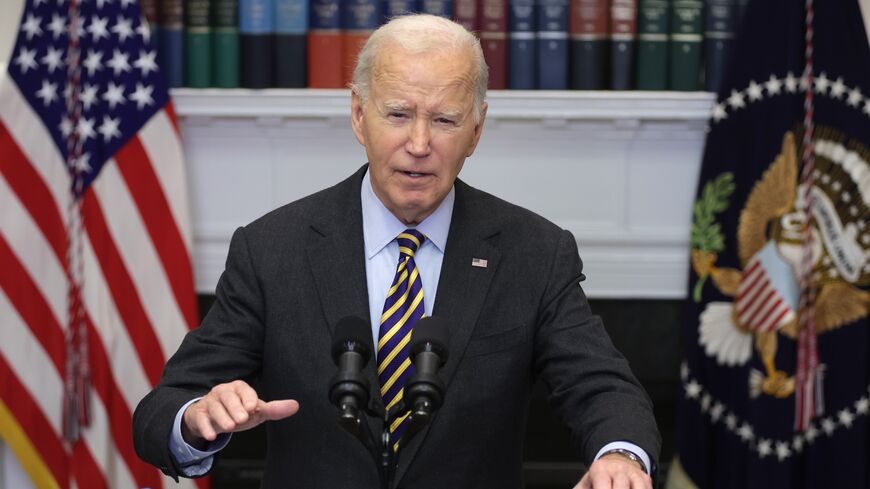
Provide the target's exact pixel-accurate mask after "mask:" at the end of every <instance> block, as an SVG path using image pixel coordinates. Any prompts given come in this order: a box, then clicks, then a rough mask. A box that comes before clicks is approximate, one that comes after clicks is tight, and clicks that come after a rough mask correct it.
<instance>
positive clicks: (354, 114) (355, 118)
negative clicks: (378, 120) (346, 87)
mask: <svg viewBox="0 0 870 489" xmlns="http://www.w3.org/2000/svg"><path fill="white" fill-rule="evenodd" d="M350 97H351V98H350V125H351V127H353V133H354V134H356V140H357V141H359V143H360V144H362V145H363V146H365V145H366V138H365V131H364V130H363V129H364V128H365V121H364V120H363V115H364V112H363V103H362V99H360V97H359V95H357V93H356V91H353V92H351V94H350Z"/></svg>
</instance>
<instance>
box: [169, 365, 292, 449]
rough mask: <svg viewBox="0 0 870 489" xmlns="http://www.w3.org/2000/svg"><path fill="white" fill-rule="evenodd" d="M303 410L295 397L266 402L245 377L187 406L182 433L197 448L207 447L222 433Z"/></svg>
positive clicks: (217, 387)
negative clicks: (246, 381)
mask: <svg viewBox="0 0 870 489" xmlns="http://www.w3.org/2000/svg"><path fill="white" fill-rule="evenodd" d="M297 411H299V403H298V402H296V401H294V400H292V399H285V400H281V401H271V402H265V401H263V400H262V399H260V398H259V397H258V396H257V392H256V391H255V390H254V389H253V388H252V387H251V386H250V385H248V384H247V383H245V382H244V381H241V380H236V381H234V382H229V383H226V384H220V385H217V386H215V387H214V388H212V390H211V391H209V393H208V394H206V395H205V397H203V398H202V399H200V400H198V401H196V402H195V403H193V404H191V405H190V406H188V407H187V409H186V410H185V411H184V416H183V419H184V422H183V423H182V424H181V435H182V436H183V437H184V441H186V442H187V443H188V444H190V445H192V446H193V447H195V448H198V449H203V448H204V447H205V446H206V445H207V444H208V442H211V441H214V440H215V439H216V438H217V436H218V435H219V434H221V433H234V432H236V431H244V430H249V429H251V428H253V427H255V426H257V425H259V424H260V423H262V422H264V421H275V420H278V419H284V418H286V417H288V416H292V415H294V414H296V412H297Z"/></svg>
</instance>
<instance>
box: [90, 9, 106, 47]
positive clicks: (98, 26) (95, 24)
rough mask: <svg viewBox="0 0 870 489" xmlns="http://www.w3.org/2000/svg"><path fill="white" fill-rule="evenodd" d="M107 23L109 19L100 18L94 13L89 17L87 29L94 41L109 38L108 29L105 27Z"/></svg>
mask: <svg viewBox="0 0 870 489" xmlns="http://www.w3.org/2000/svg"><path fill="white" fill-rule="evenodd" d="M108 23H109V19H102V18H100V17H97V16H96V15H94V16H93V17H91V25H90V26H88V28H87V31H88V32H90V33H91V37H93V39H94V42H98V41H99V40H100V39H102V38H104V37H105V38H106V39H108V38H109V31H108V29H107V25H108Z"/></svg>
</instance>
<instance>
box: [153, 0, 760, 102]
mask: <svg viewBox="0 0 870 489" xmlns="http://www.w3.org/2000/svg"><path fill="white" fill-rule="evenodd" d="M747 1H748V0H142V8H143V12H144V14H145V16H146V18H147V19H148V21H149V23H150V24H151V26H152V27H153V29H152V30H153V32H154V36H155V38H156V40H157V44H158V57H159V61H160V64H161V66H162V67H163V69H164V72H165V74H166V76H167V79H168V81H169V84H170V85H171V86H173V87H179V86H187V87H194V88H206V87H218V88H236V87H246V88H270V87H281V88H305V87H308V88H345V87H347V84H348V82H349V80H350V78H351V75H352V70H353V65H354V63H355V59H356V56H357V53H358V52H359V49H360V48H361V46H362V44H363V43H364V42H365V40H366V39H367V38H368V36H369V34H370V33H371V32H372V31H373V30H374V29H376V28H377V27H378V26H379V25H381V24H382V23H383V22H385V21H386V20H388V19H390V18H392V17H395V16H398V15H403V14H407V13H409V12H425V13H431V14H435V15H441V16H444V17H447V18H452V19H454V20H456V21H457V22H459V23H460V24H462V25H464V26H465V27H466V28H467V29H469V30H470V31H472V32H474V33H475V34H477V35H478V36H479V37H480V40H481V45H482V47H483V51H484V56H485V58H486V61H487V64H488V65H489V69H490V80H489V81H490V83H489V88H490V89H520V90H534V89H550V90H572V89H573V90H632V89H636V90H679V91H696V90H707V91H713V92H715V91H718V88H719V85H720V83H721V80H722V73H723V70H724V66H725V63H726V60H727V57H728V53H729V52H730V49H731V45H732V44H733V39H734V36H735V32H736V31H737V28H738V22H739V19H740V18H741V17H742V14H743V10H744V9H745V6H746V3H747Z"/></svg>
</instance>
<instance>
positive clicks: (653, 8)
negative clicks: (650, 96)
mask: <svg viewBox="0 0 870 489" xmlns="http://www.w3.org/2000/svg"><path fill="white" fill-rule="evenodd" d="M669 7H670V6H669V2H668V0H640V2H639V3H638V11H637V70H636V71H635V73H636V76H637V80H636V81H637V83H636V84H635V86H636V87H637V89H638V90H667V88H668V25H669V24H670V8H669Z"/></svg>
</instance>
